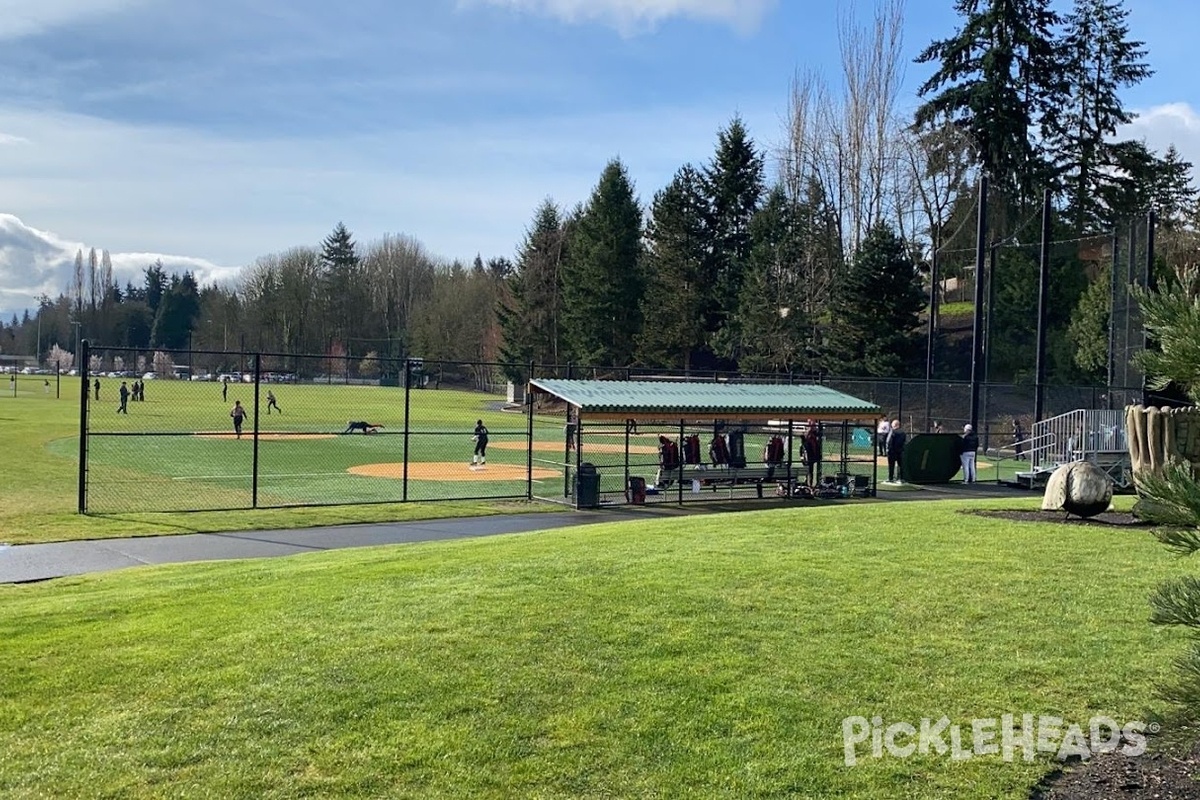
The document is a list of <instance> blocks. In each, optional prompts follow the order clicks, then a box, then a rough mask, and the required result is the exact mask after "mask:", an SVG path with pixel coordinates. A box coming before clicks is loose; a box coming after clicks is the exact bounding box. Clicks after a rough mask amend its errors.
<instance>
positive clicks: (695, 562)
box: [0, 502, 1187, 800]
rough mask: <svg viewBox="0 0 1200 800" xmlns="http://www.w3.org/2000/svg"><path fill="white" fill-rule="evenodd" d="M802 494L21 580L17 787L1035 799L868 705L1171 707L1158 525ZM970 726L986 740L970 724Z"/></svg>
mask: <svg viewBox="0 0 1200 800" xmlns="http://www.w3.org/2000/svg"><path fill="white" fill-rule="evenodd" d="M962 507H963V505H962V504H961V503H944V502H943V503H900V504H895V503H892V504H868V505H846V506H834V507H822V508H814V507H808V508H798V509H789V510H784V511H773V512H752V513H744V514H737V515H716V516H706V517H701V518H690V519H676V520H657V521H651V522H635V523H622V524H605V525H596V526H587V527H585V528H578V529H571V530H564V531H556V532H548V533H540V534H529V535H519V536H508V537H498V538H495V539H487V540H472V541H455V542H438V543H427V544H420V545H410V546H404V547H394V548H379V549H369V550H356V551H348V552H345V551H344V552H337V553H324V554H314V555H305V556H299V557H292V558H287V559H271V560H266V561H248V562H241V563H213V564H202V565H178V566H170V567H157V568H146V569H136V570H130V571H123V572H120V573H112V574H105V575H98V576H94V577H87V578H72V579H67V580H61V581H55V582H52V583H48V584H38V585H30V586H23V587H0V639H2V640H3V641H4V643H5V646H4V647H3V648H0V753H3V757H0V795H3V796H5V797H15V798H23V797H43V796H56V797H113V796H120V797H147V798H149V797H166V796H170V797H211V796H227V797H295V796H304V795H321V796H337V797H380V796H388V797H413V798H418V797H419V798H460V797H461V798H468V797H469V798H507V797H541V798H568V797H570V798H578V797H596V798H599V797H728V798H747V797H759V798H774V797H780V798H782V797H803V798H864V799H869V800H877V799H879V798H901V797H904V798H954V799H955V800H959V799H960V798H1013V800H1024V798H1027V797H1028V796H1029V791H1030V788H1031V787H1032V786H1034V785H1035V784H1036V783H1037V782H1038V781H1039V780H1040V778H1041V777H1042V776H1043V775H1044V774H1045V773H1047V772H1048V771H1050V770H1051V769H1052V768H1053V766H1054V765H1053V763H1052V762H1051V761H1050V760H1049V758H1048V757H1047V756H1045V755H1039V756H1038V758H1037V760H1036V761H1035V762H1034V763H1026V762H1024V761H1023V760H1021V758H1020V751H1019V750H1018V751H1017V752H1018V757H1017V759H1016V760H1015V761H1014V762H1012V763H1006V762H1005V761H1003V760H1002V758H1001V757H1000V756H977V757H973V758H971V759H970V760H966V761H956V760H953V759H952V758H951V757H950V755H948V754H946V755H936V754H934V755H924V756H922V755H914V756H911V757H908V758H898V757H894V756H887V755H885V756H884V757H883V758H880V759H876V758H872V757H871V756H870V749H869V745H862V746H860V748H859V750H858V755H859V761H858V764H857V766H854V767H848V766H846V765H845V763H844V753H843V740H842V720H843V719H844V718H846V717H849V716H853V715H861V716H864V717H867V718H870V717H873V716H878V717H880V718H881V720H883V721H884V724H891V723H894V722H909V723H911V724H913V725H914V726H919V724H920V721H921V720H922V719H925V718H928V719H931V720H933V721H936V720H937V719H939V718H940V717H942V716H943V715H945V716H946V717H948V718H949V719H950V720H951V721H952V722H954V723H956V724H961V725H964V726H966V729H967V732H968V735H969V730H970V728H969V726H970V722H971V720H972V719H975V718H992V717H999V716H1001V715H1003V714H1015V715H1017V716H1018V718H1019V717H1020V715H1021V714H1024V713H1030V714H1034V715H1035V716H1037V715H1041V714H1046V715H1053V716H1057V717H1061V718H1063V719H1065V720H1067V721H1068V723H1070V722H1077V723H1079V724H1084V725H1086V723H1087V721H1088V720H1089V719H1090V718H1091V717H1092V716H1094V715H1096V714H1101V713H1102V714H1106V715H1109V716H1111V717H1113V718H1114V719H1116V720H1119V721H1121V722H1122V723H1123V722H1126V721H1130V720H1145V719H1146V718H1147V715H1148V714H1150V713H1152V712H1153V711H1154V709H1155V702H1154V700H1153V692H1152V688H1151V687H1152V684H1153V682H1154V681H1155V680H1157V679H1158V678H1160V677H1161V676H1162V675H1163V674H1164V673H1165V672H1166V671H1167V670H1169V669H1170V668H1171V660H1172V658H1173V657H1174V656H1175V655H1177V654H1178V653H1180V652H1181V651H1182V649H1183V647H1184V645H1185V637H1184V636H1183V635H1182V634H1181V632H1179V631H1175V630H1165V629H1161V628H1155V627H1152V626H1150V625H1149V624H1148V623H1147V621H1146V620H1147V616H1148V609H1147V604H1146V598H1147V595H1148V593H1149V592H1150V590H1151V588H1152V587H1153V586H1154V585H1155V584H1156V583H1157V582H1158V581H1160V580H1162V579H1163V578H1165V577H1167V576H1169V575H1172V574H1177V573H1179V572H1181V571H1183V570H1184V569H1185V568H1186V566H1187V565H1186V564H1185V563H1184V562H1181V561H1179V560H1177V559H1174V558H1172V557H1171V556H1170V555H1169V554H1168V553H1167V552H1166V551H1165V549H1164V548H1162V547H1161V546H1160V545H1157V544H1156V543H1154V541H1153V540H1152V539H1151V537H1150V536H1149V535H1148V534H1147V533H1146V532H1145V531H1142V530H1129V529H1120V528H1089V527H1082V526H1065V525H1057V524H1047V523H1042V524H1016V523H1013V522H1009V521H1004V520H997V519H985V518H981V517H978V516H972V515H964V514H960V513H958V510H959V509H960V508H962ZM968 747H969V745H968Z"/></svg>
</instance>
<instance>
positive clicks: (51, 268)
mask: <svg viewBox="0 0 1200 800" xmlns="http://www.w3.org/2000/svg"><path fill="white" fill-rule="evenodd" d="M91 247H92V246H91V245H87V244H84V243H83V242H76V241H71V240H69V239H66V238H63V237H61V236H59V235H57V234H55V233H51V232H49V231H44V230H38V229H37V228H32V227H30V226H29V225H26V224H25V223H24V222H22V221H21V220H20V219H18V218H17V217H14V216H13V215H11V214H0V315H3V318H7V317H9V316H10V315H12V314H13V313H17V312H19V311H21V310H22V309H26V308H33V307H35V306H36V305H37V298H38V296H39V295H42V294H46V295H49V296H50V297H57V296H58V294H59V293H61V292H64V291H65V290H66V288H67V286H68V285H69V283H70V280H71V273H72V268H73V265H74V263H75V254H76V253H77V252H79V251H80V250H82V251H83V252H84V255H85V257H86V255H87V253H88V251H89V250H90V249H91ZM100 249H101V248H97V250H100ZM110 258H111V260H112V265H113V277H114V279H116V280H117V282H118V283H119V284H121V285H124V283H125V282H126V281H133V283H134V284H137V285H140V283H141V276H142V273H143V271H144V270H145V269H146V267H148V266H150V265H151V264H153V263H154V262H155V261H162V263H163V266H164V267H165V268H166V270H167V272H168V273H179V272H183V271H185V270H190V271H191V272H192V273H193V274H195V276H196V279H197V281H199V282H200V283H201V284H202V285H203V284H208V283H212V282H214V281H215V282H225V281H229V280H232V279H233V278H234V277H235V275H236V272H237V271H236V270H235V269H232V268H229V267H221V266H217V265H216V264H213V263H211V262H208V261H205V260H204V259H200V258H191V257H187V256H172V255H164V254H161V253H110Z"/></svg>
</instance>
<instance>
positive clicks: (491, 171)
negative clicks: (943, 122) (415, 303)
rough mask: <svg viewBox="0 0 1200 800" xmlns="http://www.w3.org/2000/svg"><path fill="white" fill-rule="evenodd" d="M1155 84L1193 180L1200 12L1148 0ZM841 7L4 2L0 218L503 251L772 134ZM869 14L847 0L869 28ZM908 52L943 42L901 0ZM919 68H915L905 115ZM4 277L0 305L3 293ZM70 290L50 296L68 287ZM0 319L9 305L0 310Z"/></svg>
mask: <svg viewBox="0 0 1200 800" xmlns="http://www.w3.org/2000/svg"><path fill="white" fill-rule="evenodd" d="M1130 5H1131V6H1133V9H1132V15H1131V25H1132V27H1133V35H1134V36H1135V37H1136V38H1140V39H1144V40H1145V41H1146V42H1147V43H1148V45H1149V47H1150V51H1151V54H1150V61H1151V63H1152V64H1153V66H1154V67H1155V68H1156V69H1157V74H1156V76H1155V77H1154V78H1152V79H1151V80H1149V81H1147V82H1145V83H1144V84H1143V85H1141V86H1140V87H1137V88H1136V89H1134V90H1131V91H1129V92H1128V93H1127V95H1126V97H1127V102H1128V104H1129V105H1130V106H1131V107H1134V108H1137V109H1142V110H1145V111H1146V112H1147V113H1146V116H1145V117H1144V118H1143V120H1142V121H1141V122H1140V123H1139V124H1138V125H1137V126H1135V128H1134V129H1133V130H1132V131H1131V133H1132V134H1133V135H1137V136H1139V137H1145V138H1146V139H1147V140H1148V141H1149V142H1150V143H1151V144H1152V145H1154V146H1156V147H1163V146H1165V144H1167V143H1168V142H1170V141H1176V142H1177V143H1178V144H1179V146H1180V147H1181V149H1182V150H1183V152H1184V155H1185V156H1187V157H1190V158H1191V159H1192V160H1194V161H1197V162H1200V117H1198V116H1197V114H1196V109H1197V108H1200V101H1198V100H1197V98H1196V97H1195V96H1194V95H1195V90H1194V89H1193V88H1192V80H1191V79H1192V73H1193V71H1194V69H1195V68H1194V66H1193V63H1192V62H1194V58H1193V54H1192V53H1191V52H1189V50H1190V49H1192V48H1193V47H1194V46H1193V45H1192V44H1191V43H1190V42H1189V41H1188V39H1190V38H1191V32H1192V31H1194V30H1196V29H1197V27H1198V24H1200V4H1192V3H1185V2H1183V0H1172V1H1171V2H1167V1H1166V0H1137V2H1136V3H1130ZM851 8H852V7H851V6H849V5H846V4H843V5H841V6H839V5H838V4H836V3H828V2H785V1H784V0H778V1H775V0H394V2H386V1H385V0H347V2H345V3H341V4H334V3H329V2H327V0H326V1H325V2H317V1H316V0H258V1H257V2H250V1H249V0H206V2H203V3H181V2H168V1H167V0H40V2H38V3H34V2H32V0H0V198H2V199H0V213H8V214H13V215H16V216H17V217H19V218H20V219H21V220H22V221H23V222H24V223H25V224H26V225H28V226H32V227H34V228H37V229H39V230H42V231H47V232H53V234H55V235H56V236H58V237H62V238H64V239H66V240H68V241H70V242H79V243H82V244H85V245H87V246H95V247H98V248H107V249H110V250H112V251H114V252H122V253H168V254H178V255H185V256H189V257H193V258H197V259H203V260H205V261H206V262H210V263H211V264H214V265H220V266H224V267H237V266H241V265H244V264H247V263H250V262H252V261H253V260H254V259H255V258H256V257H258V256H260V255H264V254H267V253H270V252H275V251H279V250H282V249H285V248H287V247H291V246H294V245H298V244H315V243H317V242H319V241H320V239H321V238H322V237H323V236H325V235H326V234H327V233H328V232H329V230H330V229H332V227H333V226H334V224H335V223H337V222H338V221H339V220H341V221H344V222H345V223H346V224H347V226H349V227H350V229H351V230H352V231H353V232H354V233H355V235H356V237H357V238H358V239H359V240H361V241H369V240H371V239H373V238H376V237H378V236H380V235H382V234H384V233H404V234H408V235H411V236H413V237H415V238H417V239H419V240H421V241H422V242H424V243H425V244H426V246H427V247H428V248H429V250H430V251H431V252H432V253H434V254H435V255H439V256H442V257H446V258H461V259H470V258H472V257H473V256H474V255H475V253H477V252H478V253H482V254H483V256H484V257H485V258H486V257H490V256H494V255H504V256H512V255H513V253H514V251H515V250H516V248H517V246H518V244H519V242H520V240H521V238H522V235H523V233H524V230H525V227H526V226H527V225H528V223H529V221H530V219H531V218H532V216H533V212H534V209H535V207H536V206H537V204H538V203H539V202H540V201H541V200H542V199H543V198H545V197H547V196H549V197H552V198H554V199H555V200H556V201H558V202H559V203H560V204H563V205H566V206H571V205H574V204H575V203H576V202H579V201H582V200H584V199H586V197H587V194H588V192H589V191H590V189H591V187H592V185H593V184H594V183H595V181H596V179H597V177H598V176H599V174H600V171H601V169H602V168H603V167H604V164H605V162H606V161H607V160H608V159H609V158H611V157H614V156H619V157H620V158H621V159H622V160H623V161H624V162H625V163H626V165H627V166H628V168H629V170H630V173H631V175H632V177H633V178H634V180H635V182H636V185H637V189H638V191H639V194H640V195H641V198H642V200H643V202H648V201H649V200H650V198H651V197H652V195H653V193H654V191H655V190H657V189H658V188H660V187H661V186H663V185H664V184H665V183H666V182H667V180H669V178H670V176H671V174H672V173H673V172H674V171H675V170H676V169H677V168H678V167H679V166H681V165H682V164H684V163H687V162H693V163H699V162H703V161H705V160H706V159H708V158H709V157H710V156H711V154H712V150H713V146H714V142H715V137H716V133H717V130H718V129H719V128H721V127H722V126H724V125H725V124H727V123H728V121H729V120H730V118H731V117H732V116H733V115H734V114H740V115H741V116H742V117H743V118H744V120H745V121H746V123H747V124H748V126H749V127H750V130H751V133H752V135H754V137H755V138H756V139H757V140H758V141H759V142H760V144H762V145H763V146H765V147H769V146H771V145H772V144H773V143H775V142H776V141H778V140H779V139H780V138H781V131H782V117H783V113H784V110H785V108H786V103H787V95H788V85H789V82H790V80H791V79H792V77H793V75H794V74H795V71H796V70H797V69H816V70H820V71H822V72H824V73H825V74H826V76H827V78H828V80H829V81H830V83H831V84H833V85H836V84H837V71H838V68H839V67H838V44H837V22H838V17H839V15H840V14H845V13H847V12H848V11H849V10H850V9H851ZM870 13H871V5H870V4H868V3H860V4H859V6H858V14H859V16H861V17H863V18H864V19H865V18H866V17H868V16H869V15H870ZM905 18H906V23H905V46H904V49H905V52H906V54H907V55H908V56H909V57H911V56H912V55H915V54H916V53H917V52H918V51H919V50H920V49H921V48H923V47H924V46H925V45H926V44H927V43H928V42H929V41H930V39H931V38H934V37H942V36H946V35H948V34H950V33H951V32H952V31H953V29H954V28H955V26H956V23H957V18H956V16H955V15H954V13H953V8H952V2H951V0H910V1H909V2H908V4H907V6H906V12H905ZM927 71H928V70H927V68H926V67H923V66H918V65H911V64H910V65H909V66H908V67H907V72H906V81H905V86H906V91H905V98H904V101H903V102H904V104H905V105H907V106H911V105H912V104H913V103H915V96H914V91H915V88H916V86H917V84H918V83H919V82H920V80H921V79H922V78H923V77H925V75H926V74H927ZM10 277H11V270H10V272H9V275H8V276H6V274H5V272H4V271H3V270H0V289H3V288H4V286H3V285H2V284H3V281H5V280H9V279H10ZM60 288H61V287H60ZM2 307H3V304H2V303H0V308H2Z"/></svg>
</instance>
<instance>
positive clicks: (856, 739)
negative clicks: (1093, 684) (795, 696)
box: [842, 714, 1158, 767]
mask: <svg viewBox="0 0 1200 800" xmlns="http://www.w3.org/2000/svg"><path fill="white" fill-rule="evenodd" d="M1147 732H1149V733H1152V734H1153V733H1157V732H1158V726H1157V725H1156V724H1153V723H1152V724H1150V725H1146V724H1145V723H1144V722H1136V721H1135V722H1126V723H1125V724H1124V725H1121V724H1120V723H1118V722H1117V721H1116V720H1114V719H1112V718H1111V717H1106V716H1095V717H1092V718H1091V719H1090V720H1088V722H1087V725H1079V724H1075V723H1071V724H1067V723H1066V722H1065V721H1064V720H1063V718H1062V717H1053V716H1045V715H1042V716H1037V717H1035V716H1034V715H1033V714H1021V715H1020V716H1019V717H1018V716H1017V715H1015V714H1005V715H1003V716H1001V717H999V718H996V717H990V718H987V717H985V718H981V719H973V720H971V721H970V722H969V723H956V722H951V721H950V719H949V718H948V717H944V716H943V717H942V718H940V719H938V720H936V721H935V720H930V719H922V720H921V721H920V722H919V723H918V724H916V725H913V724H912V723H909V722H893V723H890V724H888V725H886V726H885V725H884V724H883V719H882V718H881V717H872V718H871V719H867V718H866V717H859V716H854V717H846V718H845V719H843V720H842V749H843V751H844V753H845V760H846V766H848V767H853V766H855V765H856V764H857V763H858V760H859V758H860V757H861V758H865V757H867V756H866V754H867V753H870V757H871V758H883V757H884V756H885V755H887V756H891V757H893V758H908V757H909V756H911V755H914V754H920V755H930V754H934V755H941V756H949V757H950V758H951V759H953V760H955V761H966V760H968V759H971V758H976V757H981V756H995V755H998V756H1000V757H1001V758H1002V759H1003V760H1005V761H1013V760H1014V759H1015V757H1016V753H1017V750H1018V749H1020V751H1021V758H1023V759H1024V760H1025V761H1033V759H1034V757H1035V756H1036V755H1037V754H1038V753H1052V754H1054V755H1055V757H1056V758H1058V759H1059V760H1060V761H1066V760H1067V759H1069V758H1072V757H1078V758H1082V759H1085V760H1086V759H1088V758H1091V757H1092V756H1093V755H1096V754H1098V753H1108V752H1112V751H1117V750H1119V751H1120V752H1121V753H1124V754H1125V755H1127V756H1140V755H1141V754H1142V753H1144V752H1146V733H1147ZM860 749H861V751H862V752H860Z"/></svg>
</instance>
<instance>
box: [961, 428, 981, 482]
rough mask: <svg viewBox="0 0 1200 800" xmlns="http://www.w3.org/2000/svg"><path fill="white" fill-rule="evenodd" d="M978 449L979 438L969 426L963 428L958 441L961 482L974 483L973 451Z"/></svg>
mask: <svg viewBox="0 0 1200 800" xmlns="http://www.w3.org/2000/svg"><path fill="white" fill-rule="evenodd" d="M978 449H979V437H978V436H976V435H975V430H974V428H972V427H971V426H970V425H969V424H967V425H964V426H963V435H962V438H961V439H959V440H958V453H959V456H958V457H959V460H960V461H961V462H962V472H963V481H964V482H966V483H974V482H975V451H977V450H978Z"/></svg>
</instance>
